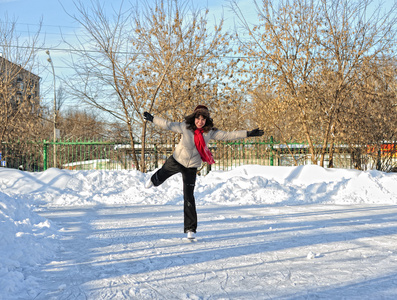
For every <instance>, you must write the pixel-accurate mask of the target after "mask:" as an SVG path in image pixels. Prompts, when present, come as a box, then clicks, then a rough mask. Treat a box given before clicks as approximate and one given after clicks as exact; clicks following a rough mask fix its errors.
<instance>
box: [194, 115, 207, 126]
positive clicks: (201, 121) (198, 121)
mask: <svg viewBox="0 0 397 300" xmlns="http://www.w3.org/2000/svg"><path fill="white" fill-rule="evenodd" d="M205 121H206V118H204V117H203V116H201V115H200V116H198V117H197V118H195V119H194V125H196V127H197V128H203V127H204V126H205Z"/></svg>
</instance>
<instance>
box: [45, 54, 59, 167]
mask: <svg viewBox="0 0 397 300" xmlns="http://www.w3.org/2000/svg"><path fill="white" fill-rule="evenodd" d="M45 53H46V54H47V55H48V58H47V61H48V62H49V63H50V64H51V67H52V75H53V78H54V145H53V147H54V168H56V167H57V148H56V145H55V142H56V139H57V130H56V128H57V98H56V84H55V69H54V64H53V62H52V59H51V55H50V51H49V50H47V51H46V52H45Z"/></svg>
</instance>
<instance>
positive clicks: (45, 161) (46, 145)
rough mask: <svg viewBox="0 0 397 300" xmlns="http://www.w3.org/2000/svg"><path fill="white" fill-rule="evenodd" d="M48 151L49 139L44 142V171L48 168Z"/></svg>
mask: <svg viewBox="0 0 397 300" xmlns="http://www.w3.org/2000/svg"><path fill="white" fill-rule="evenodd" d="M47 151H48V144H47V141H46V140H44V142H43V169H44V171H45V170H47Z"/></svg>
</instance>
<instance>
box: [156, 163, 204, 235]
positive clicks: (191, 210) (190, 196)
mask: <svg viewBox="0 0 397 300" xmlns="http://www.w3.org/2000/svg"><path fill="white" fill-rule="evenodd" d="M179 172H180V173H182V179H183V200H184V207H183V213H184V232H185V233H186V232H188V231H193V232H196V229H197V212H196V201H195V199H194V185H195V184H196V176H197V168H186V167H184V166H182V165H181V164H180V163H178V162H177V161H176V160H175V159H174V157H173V156H170V157H169V158H168V159H167V160H166V162H165V164H164V165H163V166H162V167H161V169H159V170H158V171H157V172H156V173H154V174H153V176H152V178H151V179H152V182H153V184H154V186H159V185H160V184H162V183H163V182H164V181H166V180H167V179H168V178H169V177H171V176H172V175H175V174H177V173H179Z"/></svg>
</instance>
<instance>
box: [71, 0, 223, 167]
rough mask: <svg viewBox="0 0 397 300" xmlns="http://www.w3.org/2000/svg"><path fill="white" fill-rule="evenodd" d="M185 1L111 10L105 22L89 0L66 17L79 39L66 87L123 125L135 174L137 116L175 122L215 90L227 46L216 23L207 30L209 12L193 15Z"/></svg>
mask: <svg viewBox="0 0 397 300" xmlns="http://www.w3.org/2000/svg"><path fill="white" fill-rule="evenodd" d="M188 3H189V2H187V1H184V2H180V1H177V0H164V1H163V0H159V1H155V2H154V4H153V6H150V5H149V3H148V2H142V1H141V3H140V4H141V5H139V6H136V7H134V6H131V7H120V9H119V10H118V11H113V16H112V18H111V19H110V18H109V17H108V16H107V15H106V14H105V12H104V10H103V7H102V6H101V5H100V4H99V2H93V1H91V2H90V4H91V5H92V7H91V8H90V9H88V8H86V7H85V6H84V4H83V3H82V2H78V5H77V8H78V10H79V14H78V15H74V16H72V17H73V18H74V19H75V20H76V21H78V22H79V23H80V24H81V25H82V27H83V29H84V30H83V31H84V34H85V38H83V39H81V38H80V39H79V47H78V48H75V49H74V50H75V54H74V55H76V56H77V57H78V58H77V59H75V60H74V61H73V68H74V69H75V70H76V77H75V79H77V81H78V82H76V80H72V81H70V82H69V86H70V87H71V88H72V90H73V92H74V94H75V95H76V96H77V97H80V98H83V99H84V100H85V102H86V103H89V104H90V105H91V106H94V107H96V108H99V109H101V110H103V111H105V112H107V113H109V114H110V115H111V116H113V117H114V118H116V119H117V120H120V121H121V122H123V123H125V124H126V125H127V127H128V132H129V137H130V140H131V147H132V151H133V159H134V161H135V164H136V165H137V167H138V169H139V164H138V157H137V154H136V152H135V143H136V142H141V143H142V148H141V149H142V152H141V161H140V168H141V170H142V171H145V160H144V158H145V157H144V149H145V140H146V122H145V121H144V120H143V118H142V112H143V111H145V110H147V111H149V112H154V113H159V114H162V115H167V114H168V115H169V116H171V117H172V118H173V119H176V118H178V116H179V117H180V116H181V115H183V114H185V113H186V112H187V111H188V108H189V109H191V107H192V104H193V103H197V102H202V101H208V98H209V97H211V95H212V96H213V97H216V93H217V92H218V89H217V84H218V82H219V80H218V81H217V80H216V79H217V77H219V71H218V67H217V64H216V58H218V59H219V55H220V54H221V53H224V51H226V50H225V49H227V47H228V41H227V39H226V36H225V35H222V33H221V30H222V26H221V24H220V25H219V26H217V27H216V28H215V31H214V32H213V33H211V34H210V33H209V32H208V29H207V20H206V17H207V14H208V11H204V12H202V11H196V10H194V9H191V7H190V6H189V5H188ZM71 46H72V45H71ZM219 69H220V68H219ZM214 90H216V93H214ZM139 131H140V136H139Z"/></svg>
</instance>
